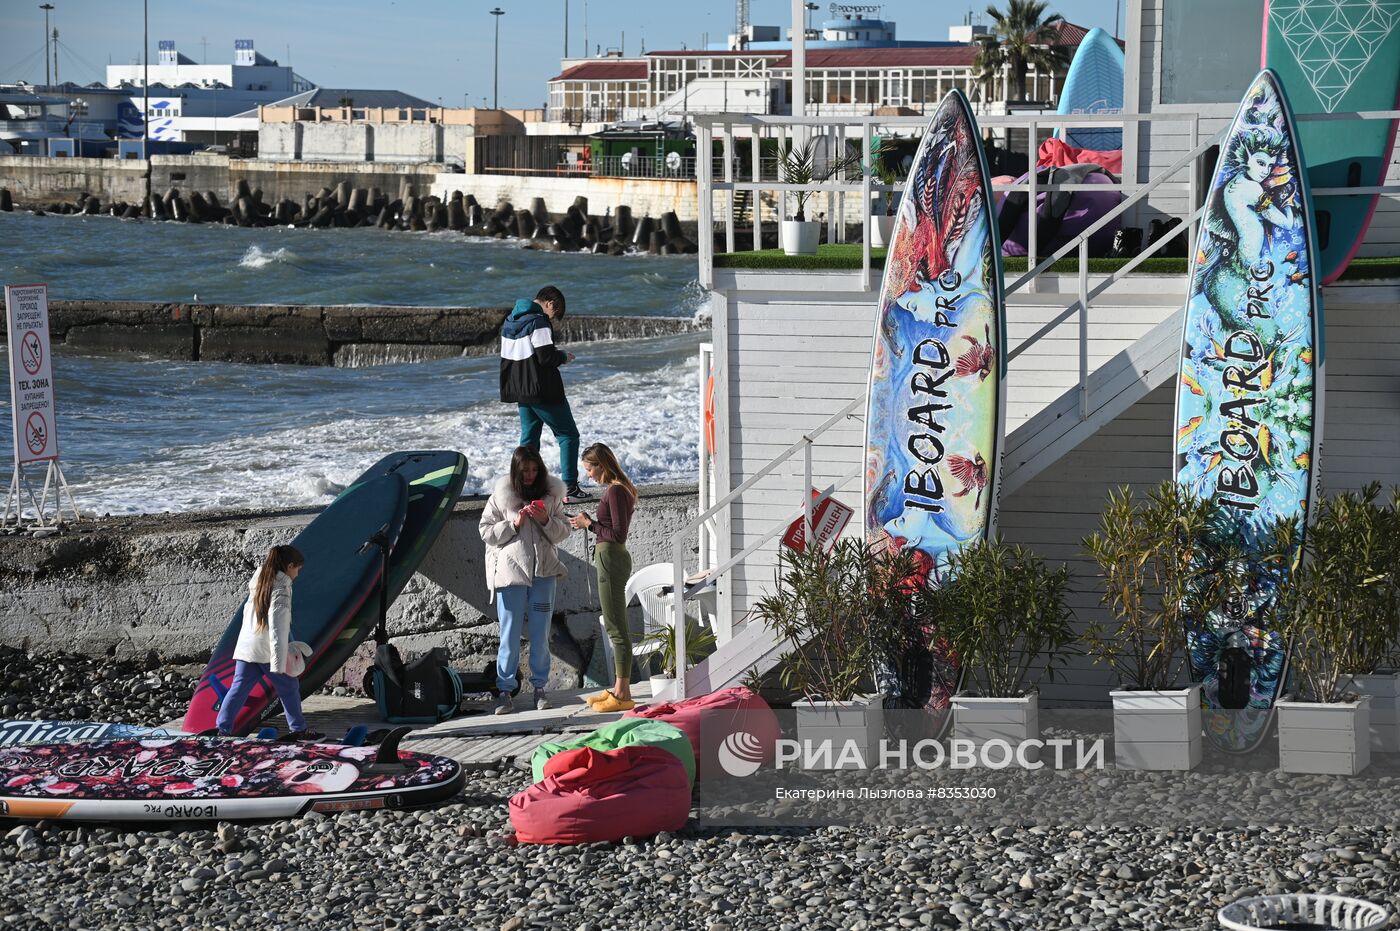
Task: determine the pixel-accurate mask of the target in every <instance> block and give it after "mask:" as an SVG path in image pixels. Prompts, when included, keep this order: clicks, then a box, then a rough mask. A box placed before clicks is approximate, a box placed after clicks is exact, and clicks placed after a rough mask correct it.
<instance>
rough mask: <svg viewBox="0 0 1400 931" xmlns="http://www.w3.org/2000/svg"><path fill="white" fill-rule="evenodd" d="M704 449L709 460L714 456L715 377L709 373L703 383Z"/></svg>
mask: <svg viewBox="0 0 1400 931" xmlns="http://www.w3.org/2000/svg"><path fill="white" fill-rule="evenodd" d="M705 449H707V450H709V453H710V458H711V459H713V458H714V455H715V376H714V373H713V372H711V373H710V379H709V381H707V382H706V383H705Z"/></svg>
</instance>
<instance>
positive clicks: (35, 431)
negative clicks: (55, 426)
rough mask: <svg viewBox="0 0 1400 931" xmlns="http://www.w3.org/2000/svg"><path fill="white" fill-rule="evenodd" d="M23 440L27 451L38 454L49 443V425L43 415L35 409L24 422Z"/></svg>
mask: <svg viewBox="0 0 1400 931" xmlns="http://www.w3.org/2000/svg"><path fill="white" fill-rule="evenodd" d="M24 442H25V445H27V446H28V447H29V451H30V452H31V453H33V454H34V455H36V456H37V455H39V454H40V453H42V452H43V451H44V448H45V447H47V446H48V445H49V425H48V422H47V421H45V420H44V415H43V414H41V413H39V412H38V411H35V412H34V413H32V414H30V415H29V419H28V420H27V421H25V424H24Z"/></svg>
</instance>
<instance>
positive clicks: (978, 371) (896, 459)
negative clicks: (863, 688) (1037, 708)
mask: <svg viewBox="0 0 1400 931" xmlns="http://www.w3.org/2000/svg"><path fill="white" fill-rule="evenodd" d="M990 178H991V176H990V173H989V172H988V170H987V162H986V156H985V154H984V153H983V151H982V143H981V140H980V138H979V133H978V129H977V123H976V120H975V119H974V118H973V116H972V110H971V108H970V107H969V105H968V102H967V98H966V97H964V96H963V94H962V93H961V92H959V91H956V90H955V91H953V92H952V93H950V94H949V95H948V96H947V97H945V98H944V99H943V102H942V103H941V104H940V105H939V107H938V110H937V112H936V113H935V114H934V115H933V119H932V120H931V121H930V122H929V126H928V129H927V131H926V132H925V133H924V138H923V141H922V142H921V143H920V145H919V150H918V153H917V154H916V155H915V157H914V161H913V165H912V167H911V169H910V172H909V179H908V181H907V182H906V184H905V189H904V196H903V199H902V200H901V202H900V209H899V215H898V219H897V221H896V225H895V229H894V232H893V235H892V237H891V240H890V247H889V252H888V254H887V257H886V260H885V277H884V284H883V286H882V288H881V290H880V303H879V309H878V313H877V322H876V327H875V338H874V348H873V352H872V356H871V368H870V395H869V402H868V407H867V411H866V419H865V429H866V437H865V488H864V491H865V534H866V539H867V540H868V541H870V542H871V543H875V544H886V545H893V546H898V547H901V548H904V549H910V550H914V551H915V552H916V553H917V554H918V558H919V560H920V562H921V564H922V566H923V571H925V572H927V573H928V574H930V575H931V576H932V578H933V579H934V580H935V581H936V580H937V578H938V577H939V575H940V574H941V573H942V572H944V571H945V570H946V568H947V565H948V561H949V559H950V557H951V556H952V555H953V554H954V553H956V552H957V550H958V549H960V548H961V547H962V546H964V545H966V544H967V543H969V542H971V541H974V540H981V539H985V538H987V537H989V536H991V535H992V533H993V532H994V528H995V525H996V509H997V492H998V487H999V484H1000V480H1001V453H1002V435H1003V432H1004V427H1005V419H1006V335H1005V333H1006V319H1005V314H1004V301H1003V295H1002V272H1001V254H1000V250H999V249H998V248H997V244H998V243H1000V242H1001V238H1000V236H999V235H998V234H997V231H996V214H995V209H994V207H995V201H994V200H993V198H992V190H991V180H990ZM929 633H930V638H931V640H932V641H933V642H934V643H935V647H934V650H933V658H932V670H931V671H930V670H928V669H927V668H924V670H923V671H922V673H920V674H918V675H916V676H914V678H916V679H918V680H921V681H918V682H914V681H911V680H910V679H911V677H910V675H909V674H908V672H907V671H905V672H904V673H901V674H900V676H899V678H901V679H902V680H903V681H901V682H899V683H898V684H897V686H898V690H899V695H900V698H901V699H902V703H903V704H905V705H906V706H915V707H920V706H921V707H925V708H928V709H930V710H937V709H942V708H946V707H948V704H949V701H950V699H951V697H952V693H953V691H954V690H955V689H956V688H957V682H958V664H957V660H956V657H955V656H953V655H952V654H951V652H950V651H948V650H947V649H946V647H939V646H937V639H936V632H934V631H930V632H929ZM922 665H923V666H925V667H927V666H928V663H923V664H922ZM882 691H885V692H886V695H887V697H888V696H889V694H890V692H889V690H888V689H885V688H883V687H882Z"/></svg>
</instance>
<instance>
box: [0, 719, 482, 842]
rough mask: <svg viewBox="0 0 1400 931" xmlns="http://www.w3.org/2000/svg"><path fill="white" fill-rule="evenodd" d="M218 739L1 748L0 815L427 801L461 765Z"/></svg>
mask: <svg viewBox="0 0 1400 931" xmlns="http://www.w3.org/2000/svg"><path fill="white" fill-rule="evenodd" d="M406 733H408V728H400V729H398V730H396V731H393V732H391V733H390V734H389V735H388V736H387V737H385V738H384V740H383V741H382V742H381V743H380V744H379V745H378V746H377V747H350V746H344V745H342V744H300V743H276V742H272V741H266V740H252V739H241V738H219V737H206V738H200V737H176V738H171V737H154V736H151V737H142V738H133V739H123V740H99V741H88V742H81V743H52V744H31V745H25V746H15V747H7V748H4V749H0V817H10V818H35V819H38V818H51V819H67V820H82V821H164V820H191V821H216V820H217V821H232V820H240V819H257V818H293V817H297V816H299V815H302V814H305V813H306V812H308V811H320V812H334V811H349V810H359V809H376V808H403V807H407V806H411V805H422V804H428V803H430V802H434V801H438V800H440V799H444V798H448V797H450V796H452V795H454V794H456V792H457V790H458V789H460V788H461V785H462V780H463V775H462V767H461V765H460V764H459V763H458V762H457V761H456V760H453V759H451V758H449V757H442V756H428V755H425V754H420V753H405V752H401V751H400V750H399V749H398V745H399V741H400V740H401V739H402V738H403V736H404V735H405V734H406Z"/></svg>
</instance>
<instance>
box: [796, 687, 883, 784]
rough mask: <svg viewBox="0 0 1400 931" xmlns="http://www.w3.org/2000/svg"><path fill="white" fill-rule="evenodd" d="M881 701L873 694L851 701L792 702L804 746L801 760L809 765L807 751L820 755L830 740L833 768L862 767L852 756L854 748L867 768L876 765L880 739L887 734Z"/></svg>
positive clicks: (798, 737)
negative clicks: (843, 759)
mask: <svg viewBox="0 0 1400 931" xmlns="http://www.w3.org/2000/svg"><path fill="white" fill-rule="evenodd" d="M881 701H882V699H881V696H879V695H874V696H870V697H864V698H857V699H854V700H852V701H848V702H838V701H813V702H807V701H797V702H793V704H792V707H793V710H794V711H796V712H797V740H798V742H799V743H800V744H801V745H802V757H801V758H799V762H800V763H801V764H802V765H803V766H804V767H806V766H807V761H806V758H807V754H808V752H811V753H813V754H816V755H821V753H822V745H823V744H825V743H827V742H828V741H829V742H830V747H831V751H830V755H829V757H828V759H830V761H831V767H830V768H831V769H859V768H860V766H859V764H857V763H856V762H855V761H854V760H853V759H851V758H850V757H851V753H852V750H854V752H856V753H859V754H860V760H861V761H862V762H863V763H864V764H865V767H866V768H867V769H875V768H877V767H878V766H879V765H880V740H881V738H883V737H884V734H885V711H884V706H883V705H882V704H881ZM848 748H851V749H848ZM843 751H844V752H845V754H846V755H847V757H848V758H847V759H846V760H845V761H842V759H841V758H842V754H843ZM838 764H839V765H838ZM809 768H811V767H809ZM815 768H821V769H825V768H827V767H824V766H818V767H815Z"/></svg>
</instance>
